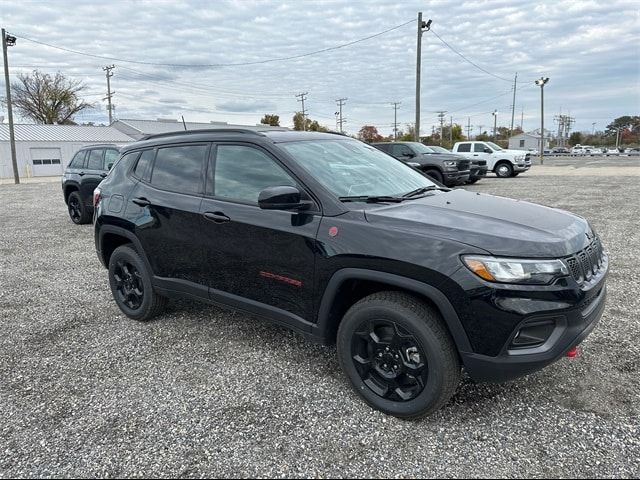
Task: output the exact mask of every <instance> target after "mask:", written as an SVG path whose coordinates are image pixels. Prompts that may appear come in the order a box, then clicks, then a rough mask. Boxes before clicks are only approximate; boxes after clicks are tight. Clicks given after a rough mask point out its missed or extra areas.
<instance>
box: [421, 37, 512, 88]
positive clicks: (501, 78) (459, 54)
mask: <svg viewBox="0 0 640 480" xmlns="http://www.w3.org/2000/svg"><path fill="white" fill-rule="evenodd" d="M431 33H433V34H434V35H435V36H436V37H437V38H438V40H440V41H441V42H442V43H443V44H444V45H445V46H446V47H447V48H449V50H451V51H452V52H453V53H455V54H456V55H458V56H459V57H461V58H462V59H464V60H465V61H467V62H468V63H470V64H471V65H473V66H474V67H476V68H477V69H478V70H480V71H482V72H484V73H486V74H487V75H491V76H492V77H494V78H497V79H498V80H502V81H504V82H509V83H511V80H509V79H506V78H504V77H500V76H498V75H496V74H495V73H491V72H490V71H489V70H485V69H484V68H482V67H481V66H480V65H478V64H477V63H475V62H473V61H471V60H469V59H468V58H467V57H465V56H464V55H463V54H462V53H460V52H459V51H458V50H456V49H455V48H453V47H452V46H451V45H449V44H448V43H447V42H446V41H445V39H444V38H442V37H441V36H440V35H438V34H437V33H436V32H435V31H434V30H433V28H432V29H431Z"/></svg>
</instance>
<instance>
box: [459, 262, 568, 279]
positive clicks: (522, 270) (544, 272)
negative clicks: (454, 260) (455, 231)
mask: <svg viewBox="0 0 640 480" xmlns="http://www.w3.org/2000/svg"><path fill="white" fill-rule="evenodd" d="M463 260H464V263H465V265H466V266H467V267H468V268H469V270H471V271H472V272H473V273H475V274H476V275H478V276H479V277H480V278H482V279H484V280H488V281H490V282H502V283H524V284H529V285H546V284H549V283H551V282H552V281H553V280H555V279H556V278H558V277H562V276H565V275H568V274H569V270H568V269H567V267H566V265H565V264H564V263H562V261H560V260H528V259H523V260H521V259H514V258H496V257H489V256H480V255H470V256H465V257H463Z"/></svg>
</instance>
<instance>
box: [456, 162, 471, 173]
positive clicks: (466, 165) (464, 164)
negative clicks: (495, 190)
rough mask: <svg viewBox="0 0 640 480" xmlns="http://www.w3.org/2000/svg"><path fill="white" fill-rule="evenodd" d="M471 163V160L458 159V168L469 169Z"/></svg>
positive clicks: (461, 169)
mask: <svg viewBox="0 0 640 480" xmlns="http://www.w3.org/2000/svg"><path fill="white" fill-rule="evenodd" d="M470 165H471V161H470V160H458V170H460V171H463V170H469V166H470Z"/></svg>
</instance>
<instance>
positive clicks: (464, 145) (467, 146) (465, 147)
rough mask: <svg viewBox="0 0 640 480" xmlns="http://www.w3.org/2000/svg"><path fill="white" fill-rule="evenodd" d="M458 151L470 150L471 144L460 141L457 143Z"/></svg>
mask: <svg viewBox="0 0 640 480" xmlns="http://www.w3.org/2000/svg"><path fill="white" fill-rule="evenodd" d="M458 151H459V152H471V144H470V143H461V144H460V145H458Z"/></svg>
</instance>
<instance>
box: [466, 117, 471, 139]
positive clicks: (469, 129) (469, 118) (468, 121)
mask: <svg viewBox="0 0 640 480" xmlns="http://www.w3.org/2000/svg"><path fill="white" fill-rule="evenodd" d="M467 140H471V117H467Z"/></svg>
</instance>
